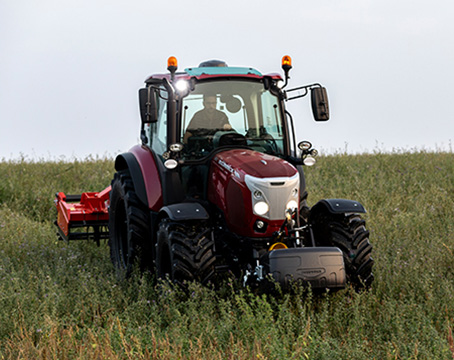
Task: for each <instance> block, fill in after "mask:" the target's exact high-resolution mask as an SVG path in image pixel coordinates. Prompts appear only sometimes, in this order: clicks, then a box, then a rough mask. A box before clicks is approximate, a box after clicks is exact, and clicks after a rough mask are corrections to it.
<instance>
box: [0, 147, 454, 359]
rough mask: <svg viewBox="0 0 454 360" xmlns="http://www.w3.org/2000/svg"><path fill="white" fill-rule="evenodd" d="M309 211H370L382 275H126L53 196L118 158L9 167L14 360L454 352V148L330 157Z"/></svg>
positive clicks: (8, 303) (94, 183)
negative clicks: (187, 280) (219, 280)
mask: <svg viewBox="0 0 454 360" xmlns="http://www.w3.org/2000/svg"><path fill="white" fill-rule="evenodd" d="M305 173H306V178H307V184H308V191H309V194H310V196H309V202H310V205H314V204H315V203H316V202H317V201H318V200H319V199H322V198H347V199H354V200H357V201H360V202H361V203H362V204H364V206H365V207H366V208H367V210H368V213H367V214H366V215H365V218H366V221H367V227H368V229H369V230H370V231H371V237H370V240H371V242H372V244H373V246H374V252H373V257H374V260H375V267H374V273H375V282H374V283H373V286H372V288H371V289H370V290H368V291H364V292H361V293H357V292H355V291H354V290H353V289H350V288H347V289H345V290H342V291H339V292H336V293H328V294H324V295H313V294H312V293H310V292H308V291H305V290H304V289H298V288H297V289H294V291H293V292H291V293H284V294H277V295H276V296H271V295H257V294H255V293H253V292H252V291H250V290H249V289H244V288H241V287H238V286H236V284H228V283H226V284H225V286H224V287H223V288H222V289H219V290H216V291H214V290H212V289H209V288H206V287H201V286H199V285H198V284H189V285H188V290H187V291H185V292H182V291H181V290H179V289H177V288H174V287H173V286H170V285H169V284H167V283H165V282H156V280H155V279H154V278H153V276H152V275H151V274H149V273H145V274H141V273H134V274H133V276H132V278H131V279H130V280H128V281H119V280H117V278H116V277H115V273H114V271H113V267H112V265H111V263H110V258H109V250H108V247H107V245H106V244H105V243H102V244H101V246H99V247H97V246H96V244H94V243H88V242H72V243H69V244H67V243H65V242H58V241H57V236H56V229H55V228H54V225H53V221H54V218H55V208H54V204H53V199H54V194H55V192H57V191H64V192H65V193H67V194H68V193H81V192H83V191H98V190H102V189H104V188H105V187H106V186H108V185H109V184H110V181H111V178H112V175H113V161H112V160H109V159H107V160H104V159H87V160H85V161H74V162H71V163H68V162H64V161H55V162H45V161H42V162H27V161H25V160H19V161H15V162H5V161H4V162H1V163H0V357H2V358H4V359H449V358H453V357H454V340H453V335H452V327H453V324H454V302H453V301H452V299H453V298H454V206H453V203H454V176H453V175H454V155H453V154H451V153H426V152H419V153H395V154H382V153H376V154H373V155H336V156H327V157H321V158H319V161H318V164H317V165H316V166H315V167H312V168H306V169H305Z"/></svg>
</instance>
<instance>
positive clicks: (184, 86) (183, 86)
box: [175, 80, 189, 93]
mask: <svg viewBox="0 0 454 360" xmlns="http://www.w3.org/2000/svg"><path fill="white" fill-rule="evenodd" d="M175 88H176V89H177V91H178V92H180V93H184V92H186V91H187V90H188V89H189V85H188V82H187V81H185V80H180V81H177V83H176V84H175Z"/></svg>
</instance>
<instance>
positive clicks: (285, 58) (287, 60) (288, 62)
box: [282, 55, 292, 67]
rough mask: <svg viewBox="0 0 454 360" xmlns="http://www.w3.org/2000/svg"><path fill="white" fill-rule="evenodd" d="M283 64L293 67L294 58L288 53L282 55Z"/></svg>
mask: <svg viewBox="0 0 454 360" xmlns="http://www.w3.org/2000/svg"><path fill="white" fill-rule="evenodd" d="M282 66H283V67H284V66H289V67H292V58H291V57H290V56H288V55H284V56H283V57H282Z"/></svg>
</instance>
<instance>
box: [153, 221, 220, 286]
mask: <svg viewBox="0 0 454 360" xmlns="http://www.w3.org/2000/svg"><path fill="white" fill-rule="evenodd" d="M215 260H216V257H215V254H214V241H213V239H212V238H211V229H210V228H209V227H208V226H203V225H199V226H189V225H187V224H182V223H178V222H173V221H171V220H170V219H163V220H162V221H161V223H160V225H159V230H158V234H157V244H156V272H157V276H158V277H160V278H166V277H168V278H169V279H170V280H171V281H173V282H175V283H179V284H182V283H183V282H184V281H193V280H195V281H198V282H200V283H202V284H207V283H208V282H209V281H211V280H213V279H214V275H215Z"/></svg>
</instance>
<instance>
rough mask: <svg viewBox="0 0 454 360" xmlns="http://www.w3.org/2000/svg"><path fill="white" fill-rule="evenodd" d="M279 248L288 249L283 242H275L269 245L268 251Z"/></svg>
mask: <svg viewBox="0 0 454 360" xmlns="http://www.w3.org/2000/svg"><path fill="white" fill-rule="evenodd" d="M279 249H288V247H287V245H285V244H284V243H281V242H277V243H274V244H273V245H271V246H270V248H269V251H272V250H279Z"/></svg>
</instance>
